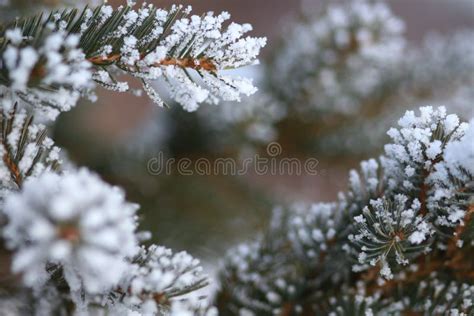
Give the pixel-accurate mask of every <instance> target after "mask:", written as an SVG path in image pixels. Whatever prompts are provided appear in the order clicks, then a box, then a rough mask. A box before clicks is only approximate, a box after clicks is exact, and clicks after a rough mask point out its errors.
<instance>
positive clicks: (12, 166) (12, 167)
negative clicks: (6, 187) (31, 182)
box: [3, 152, 23, 188]
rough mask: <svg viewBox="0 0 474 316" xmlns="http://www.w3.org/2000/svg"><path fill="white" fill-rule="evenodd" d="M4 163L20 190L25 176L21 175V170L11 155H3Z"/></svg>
mask: <svg viewBox="0 0 474 316" xmlns="http://www.w3.org/2000/svg"><path fill="white" fill-rule="evenodd" d="M3 162H4V163H5V165H6V166H7V168H8V170H9V171H10V175H11V177H12V179H13V181H14V182H15V183H16V185H17V186H18V187H19V188H20V187H21V185H22V183H23V176H22V175H21V172H20V168H19V167H18V165H17V164H16V163H15V162H14V161H13V159H11V157H10V154H9V153H8V152H6V153H5V154H4V155H3Z"/></svg>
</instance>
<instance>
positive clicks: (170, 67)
mask: <svg viewBox="0 0 474 316" xmlns="http://www.w3.org/2000/svg"><path fill="white" fill-rule="evenodd" d="M229 17H230V16H229V14H228V13H226V12H224V13H222V14H220V15H218V16H214V15H213V14H212V13H208V14H206V15H204V16H202V17H199V16H191V15H190V9H189V8H184V7H183V6H173V7H172V8H171V9H170V10H169V11H166V10H162V9H158V8H156V7H155V6H153V5H147V4H144V5H142V6H141V7H139V8H138V9H134V8H133V7H131V6H121V7H119V8H117V9H113V8H112V7H110V6H107V5H102V6H99V7H97V8H95V9H90V8H88V7H86V8H84V9H83V10H82V11H79V10H78V9H66V10H63V11H53V12H51V13H50V14H48V15H43V14H39V15H37V16H33V17H30V18H24V19H19V20H16V21H14V22H13V23H10V24H7V25H2V26H0V57H2V58H3V60H4V62H3V63H1V66H0V84H3V85H4V86H6V87H8V88H9V89H12V90H13V91H14V92H15V91H17V92H16V94H18V95H21V92H22V91H18V90H21V89H23V90H28V91H27V92H26V94H27V95H26V96H25V95H23V96H22V99H23V100H24V101H26V102H27V103H33V104H36V106H37V107H41V106H50V107H53V108H55V113H53V114H50V116H51V117H54V116H55V115H57V113H56V112H57V111H65V110H68V109H69V108H70V107H71V106H73V105H74V104H75V103H76V102H77V98H78V96H79V95H88V94H90V93H91V92H90V90H91V88H92V87H91V85H90V80H89V79H90V76H91V77H92V79H93V80H94V81H95V83H97V84H99V85H101V86H103V87H105V88H107V89H110V90H114V91H121V92H123V91H127V90H129V87H128V83H127V82H119V81H118V80H116V79H115V75H116V74H117V75H118V74H121V73H126V74H128V75H130V76H133V77H136V78H139V79H140V80H141V81H143V89H144V91H145V92H147V93H148V95H149V96H150V97H151V98H152V100H153V101H154V102H155V103H157V104H158V105H160V106H163V105H164V104H165V102H164V101H163V98H162V97H161V96H159V95H158V93H157V92H155V91H154V89H153V88H152V87H151V85H150V82H151V81H156V80H160V81H162V84H164V85H165V87H166V89H167V90H168V96H167V97H169V98H171V99H173V100H174V101H176V102H177V103H180V104H181V105H182V106H183V107H184V108H185V109H187V110H189V111H193V110H195V109H196V108H197V107H198V105H199V104H200V103H202V102H211V103H216V102H218V100H219V99H222V100H240V95H241V94H246V95H249V94H252V93H253V92H255V90H256V89H255V88H254V87H253V86H252V85H251V82H250V81H249V80H246V79H241V78H236V79H232V78H230V77H227V76H224V75H223V74H222V73H221V72H222V70H226V69H235V68H240V67H243V66H246V65H250V64H253V63H255V62H256V57H257V56H258V54H259V51H260V49H261V48H262V47H263V46H264V45H265V39H263V38H251V37H243V35H244V34H245V33H247V32H248V31H250V30H251V27H250V25H248V24H244V25H239V24H235V23H231V24H230V25H228V27H227V28H224V26H223V25H224V23H225V21H226V20H228V19H229ZM58 36H59V37H61V38H62V39H58ZM52 38H54V39H52ZM61 42H62V44H59V45H58V43H61ZM51 45H55V46H54V47H53V49H55V50H56V53H55V54H56V55H55V57H54V58H55V60H57V59H58V56H59V55H61V56H62V57H61V59H62V61H61V62H62V67H63V68H62V69H63V70H62V71H63V72H64V70H67V71H69V72H70V75H69V76H72V75H73V76H75V79H76V80H74V81H70V82H68V81H67V80H66V78H67V77H66V76H64V74H62V76H60V78H58V76H59V75H58V74H57V73H55V68H52V66H51V62H50V60H51V58H52V57H51V52H49V50H50V48H49V46H51ZM12 47H14V49H12ZM30 47H31V48H33V51H31V50H27V49H28V48H30ZM25 50H26V51H25ZM22 54H23V55H25V54H27V55H32V56H34V57H35V59H36V61H35V62H34V64H32V65H30V64H29V63H28V61H27V60H24V57H22V56H23V55H22ZM58 54H59V55H58ZM13 63H16V64H17V67H20V68H23V69H24V70H23V72H24V73H25V74H26V75H27V76H28V77H27V78H20V79H21V81H20V79H19V78H17V76H16V75H15V73H14V69H13V68H12V67H9V65H10V66H11V65H12V64H13ZM18 64H19V65H18ZM55 66H57V65H55ZM190 71H191V72H190ZM44 90H46V91H49V93H47V94H45V92H44ZM64 90H65V91H69V94H70V97H69V99H70V100H69V102H68V104H67V106H62V105H60V104H55V102H54V99H55V98H54V94H53V93H54V92H56V93H59V91H64ZM23 92H24V91H23ZM78 94H79V95H78ZM31 95H35V96H36V98H34V99H32V97H31ZM5 96H7V93H6V92H4V97H5Z"/></svg>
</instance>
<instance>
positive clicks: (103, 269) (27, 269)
mask: <svg viewBox="0 0 474 316" xmlns="http://www.w3.org/2000/svg"><path fill="white" fill-rule="evenodd" d="M136 210H137V206H136V205H134V204H131V203H127V202H125V200H124V193H123V192H122V191H121V190H119V189H118V188H116V187H111V186H109V185H107V184H105V183H104V182H102V181H101V180H100V179H99V178H98V177H97V176H96V175H93V174H91V173H90V172H89V171H87V170H86V169H81V170H79V171H73V172H70V173H67V174H64V175H58V174H56V173H48V172H47V173H44V174H43V175H41V176H40V177H37V178H31V179H29V180H27V181H26V182H25V183H24V185H23V187H22V190H21V192H18V193H12V194H10V195H9V196H8V197H7V198H6V200H5V207H4V213H5V215H6V217H7V219H8V223H7V225H6V226H5V228H4V230H3V237H4V238H5V240H6V244H7V246H8V248H10V249H13V250H14V256H13V263H12V271H13V272H15V273H21V274H22V276H23V280H24V282H25V284H26V285H28V286H30V287H38V286H41V285H42V284H44V283H45V282H46V281H48V280H49V278H50V277H51V275H50V272H48V271H54V270H55V269H53V270H51V269H50V268H48V269H47V267H48V266H51V265H53V266H56V267H57V268H60V269H61V270H62V273H63V277H64V279H65V280H66V282H67V285H68V286H69V288H70V291H71V293H76V295H77V296H74V295H73V297H76V298H77V297H81V296H82V294H81V293H91V294H97V293H102V292H103V291H104V290H105V291H107V290H109V289H111V288H113V287H114V286H116V285H117V284H118V282H119V281H120V277H121V275H123V273H125V272H126V270H127V268H128V264H127V260H126V258H128V257H132V256H133V255H134V254H135V253H136V251H137V238H136V235H135V229H136V222H135V211H136Z"/></svg>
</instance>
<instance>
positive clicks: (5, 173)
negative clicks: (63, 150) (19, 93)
mask: <svg viewBox="0 0 474 316" xmlns="http://www.w3.org/2000/svg"><path fill="white" fill-rule="evenodd" d="M0 132H1V134H0V142H1V147H0V154H1V156H2V160H1V162H0V174H1V187H2V190H6V189H19V188H20V187H21V186H22V184H23V182H24V181H25V180H26V179H27V178H28V177H30V176H38V175H39V174H41V173H42V172H45V171H48V170H50V171H55V170H58V169H59V167H60V164H61V160H60V158H59V151H60V149H59V148H58V147H56V146H54V143H53V141H52V140H51V139H50V138H49V137H48V136H47V131H46V128H45V126H43V125H41V124H36V123H34V119H33V116H31V115H28V114H27V113H26V111H25V110H24V109H20V110H18V109H17V108H16V106H15V107H14V108H13V109H12V111H10V112H4V113H0Z"/></svg>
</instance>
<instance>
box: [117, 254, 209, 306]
mask: <svg viewBox="0 0 474 316" xmlns="http://www.w3.org/2000/svg"><path fill="white" fill-rule="evenodd" d="M207 282H208V281H207V276H206V275H204V274H203V273H202V268H201V266H200V262H199V260H197V259H195V258H193V257H191V256H190V255H189V254H187V253H186V252H179V253H175V254H173V252H172V251H171V250H170V249H167V248H165V247H162V246H156V245H152V246H150V247H148V248H147V249H145V248H143V247H142V248H141V249H140V251H139V253H138V254H137V255H136V256H135V257H134V258H133V259H131V265H130V267H129V270H128V271H127V273H125V274H124V276H123V277H122V280H121V281H120V284H119V286H118V288H117V289H116V290H115V291H113V292H112V293H111V294H110V300H111V302H109V303H108V304H109V305H110V306H111V309H112V310H129V311H135V312H140V313H141V314H144V315H149V314H153V315H156V314H158V315H161V314H165V313H166V311H167V310H169V309H170V307H171V306H173V304H174V302H180V301H181V303H183V301H184V300H186V297H183V296H184V295H186V294H188V293H190V292H193V291H196V290H198V289H200V288H202V287H204V286H206V285H207ZM189 303H191V302H189ZM192 303H193V304H190V305H189V306H188V307H189V309H192V308H198V307H199V302H192ZM183 306H184V305H183Z"/></svg>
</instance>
